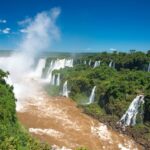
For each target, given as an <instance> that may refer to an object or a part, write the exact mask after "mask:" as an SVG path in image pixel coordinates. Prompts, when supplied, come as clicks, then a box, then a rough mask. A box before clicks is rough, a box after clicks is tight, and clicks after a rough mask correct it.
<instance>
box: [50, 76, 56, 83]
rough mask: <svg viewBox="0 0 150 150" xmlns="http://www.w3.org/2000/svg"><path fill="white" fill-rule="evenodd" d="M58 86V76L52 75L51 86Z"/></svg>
mask: <svg viewBox="0 0 150 150" xmlns="http://www.w3.org/2000/svg"><path fill="white" fill-rule="evenodd" d="M55 84H56V74H53V75H52V80H51V85H55Z"/></svg>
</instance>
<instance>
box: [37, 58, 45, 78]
mask: <svg viewBox="0 0 150 150" xmlns="http://www.w3.org/2000/svg"><path fill="white" fill-rule="evenodd" d="M45 64H46V60H45V59H40V60H39V62H38V65H37V67H36V70H35V76H36V77H39V78H41V77H42V74H43V69H44V68H45Z"/></svg>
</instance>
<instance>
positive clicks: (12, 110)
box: [0, 70, 50, 150]
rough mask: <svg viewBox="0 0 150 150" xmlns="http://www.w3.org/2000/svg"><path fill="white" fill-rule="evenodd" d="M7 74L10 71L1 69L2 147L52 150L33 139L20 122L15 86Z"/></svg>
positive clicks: (7, 148)
mask: <svg viewBox="0 0 150 150" xmlns="http://www.w3.org/2000/svg"><path fill="white" fill-rule="evenodd" d="M7 76H8V73H5V72H3V71H2V70H0V149H1V150H50V146H48V145H46V144H44V143H43V144H42V143H40V142H39V141H37V140H35V139H33V138H32V137H31V136H30V135H29V133H28V132H27V131H26V130H25V129H24V128H23V127H22V126H21V125H20V124H19V122H18V120H17V117H16V105H15V101H16V99H15V97H14V93H13V87H12V86H10V85H8V84H7V83H6V82H5V80H4V78H6V77H7Z"/></svg>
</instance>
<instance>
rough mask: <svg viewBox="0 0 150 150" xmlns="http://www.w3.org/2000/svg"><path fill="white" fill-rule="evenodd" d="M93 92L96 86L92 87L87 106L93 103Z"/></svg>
mask: <svg viewBox="0 0 150 150" xmlns="http://www.w3.org/2000/svg"><path fill="white" fill-rule="evenodd" d="M95 90H96V86H94V87H93V89H92V92H91V95H90V97H89V102H88V104H91V103H93V102H94V99H95Z"/></svg>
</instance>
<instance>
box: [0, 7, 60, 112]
mask: <svg viewBox="0 0 150 150" xmlns="http://www.w3.org/2000/svg"><path fill="white" fill-rule="evenodd" d="M59 14H60V9H58V8H54V9H52V10H50V11H47V12H46V11H44V12H41V13H39V14H37V15H36V16H35V18H33V19H32V18H30V19H29V20H30V21H28V23H27V21H26V20H24V21H22V22H20V24H21V25H22V26H23V27H25V28H24V29H22V30H21V31H22V34H23V37H22V41H21V42H20V44H19V46H18V48H16V49H17V50H16V52H14V53H13V54H12V55H11V56H10V57H8V58H5V61H0V68H2V69H3V70H4V71H9V72H10V78H11V81H12V83H13V86H14V93H15V96H16V98H17V99H18V102H20V101H22V100H23V99H25V98H27V96H30V94H31V95H33V93H34V91H35V90H36V87H33V85H32V84H31V82H29V78H30V79H31V76H32V78H36V77H37V76H41V68H42V67H43V66H44V63H45V62H44V60H41V61H40V62H39V67H37V70H36V71H35V69H34V68H33V66H34V64H35V60H36V58H37V57H38V55H39V53H40V52H42V51H43V50H46V49H47V48H48V47H49V46H50V45H51V44H52V42H53V41H54V40H56V39H57V38H59V30H58V28H57V26H56V25H55V22H56V19H57V17H58V16H59ZM4 62H5V63H4ZM18 102H17V104H18ZM18 109H19V108H18Z"/></svg>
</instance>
